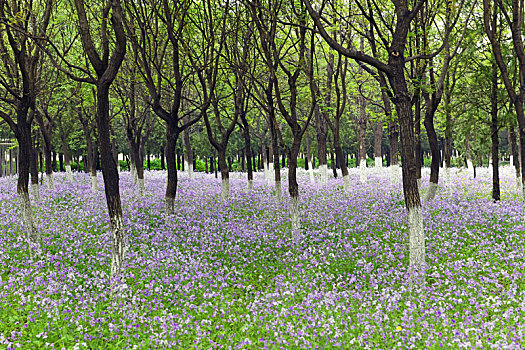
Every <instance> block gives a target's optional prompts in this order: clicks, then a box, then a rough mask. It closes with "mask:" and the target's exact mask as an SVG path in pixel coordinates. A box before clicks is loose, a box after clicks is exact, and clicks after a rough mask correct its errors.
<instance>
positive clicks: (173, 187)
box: [165, 121, 179, 215]
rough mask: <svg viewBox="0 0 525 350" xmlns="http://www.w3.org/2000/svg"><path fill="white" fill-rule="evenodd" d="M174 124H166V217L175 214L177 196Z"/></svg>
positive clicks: (175, 131)
mask: <svg viewBox="0 0 525 350" xmlns="http://www.w3.org/2000/svg"><path fill="white" fill-rule="evenodd" d="M175 123H176V121H174V122H169V123H166V165H167V168H168V182H167V184H166V196H165V212H166V214H167V215H173V214H174V213H175V208H174V203H175V196H176V195H177V164H176V163H177V161H176V157H177V155H176V154H175V148H176V146H177V139H178V138H179V131H178V129H177V125H176V124H175Z"/></svg>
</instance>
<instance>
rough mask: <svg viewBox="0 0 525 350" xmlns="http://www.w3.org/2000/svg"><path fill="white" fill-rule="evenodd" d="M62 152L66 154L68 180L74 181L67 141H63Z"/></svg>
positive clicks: (65, 164)
mask: <svg viewBox="0 0 525 350" xmlns="http://www.w3.org/2000/svg"><path fill="white" fill-rule="evenodd" d="M62 152H63V153H64V166H65V168H66V178H67V180H68V181H73V173H72V172H71V156H70V155H69V151H68V147H67V142H66V140H62Z"/></svg>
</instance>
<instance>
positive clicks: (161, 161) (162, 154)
mask: <svg viewBox="0 0 525 350" xmlns="http://www.w3.org/2000/svg"><path fill="white" fill-rule="evenodd" d="M160 168H161V169H162V170H166V163H164V147H161V148H160Z"/></svg>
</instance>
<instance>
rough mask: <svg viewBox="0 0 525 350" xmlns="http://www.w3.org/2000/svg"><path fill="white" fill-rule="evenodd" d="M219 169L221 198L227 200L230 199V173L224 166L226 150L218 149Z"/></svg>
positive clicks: (226, 166) (225, 165)
mask: <svg viewBox="0 0 525 350" xmlns="http://www.w3.org/2000/svg"><path fill="white" fill-rule="evenodd" d="M218 156H219V168H220V170H221V183H222V186H221V198H222V199H223V200H227V199H228V198H230V172H229V168H228V165H227V164H226V150H224V149H219V150H218Z"/></svg>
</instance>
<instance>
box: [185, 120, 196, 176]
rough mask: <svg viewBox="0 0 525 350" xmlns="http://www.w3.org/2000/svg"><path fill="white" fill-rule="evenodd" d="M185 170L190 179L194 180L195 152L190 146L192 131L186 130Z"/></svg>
mask: <svg viewBox="0 0 525 350" xmlns="http://www.w3.org/2000/svg"><path fill="white" fill-rule="evenodd" d="M184 148H185V153H184V168H185V169H186V171H187V173H188V177H189V178H190V179H193V178H194V174H193V152H192V150H191V144H190V130H189V129H188V128H186V129H185V130H184Z"/></svg>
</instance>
